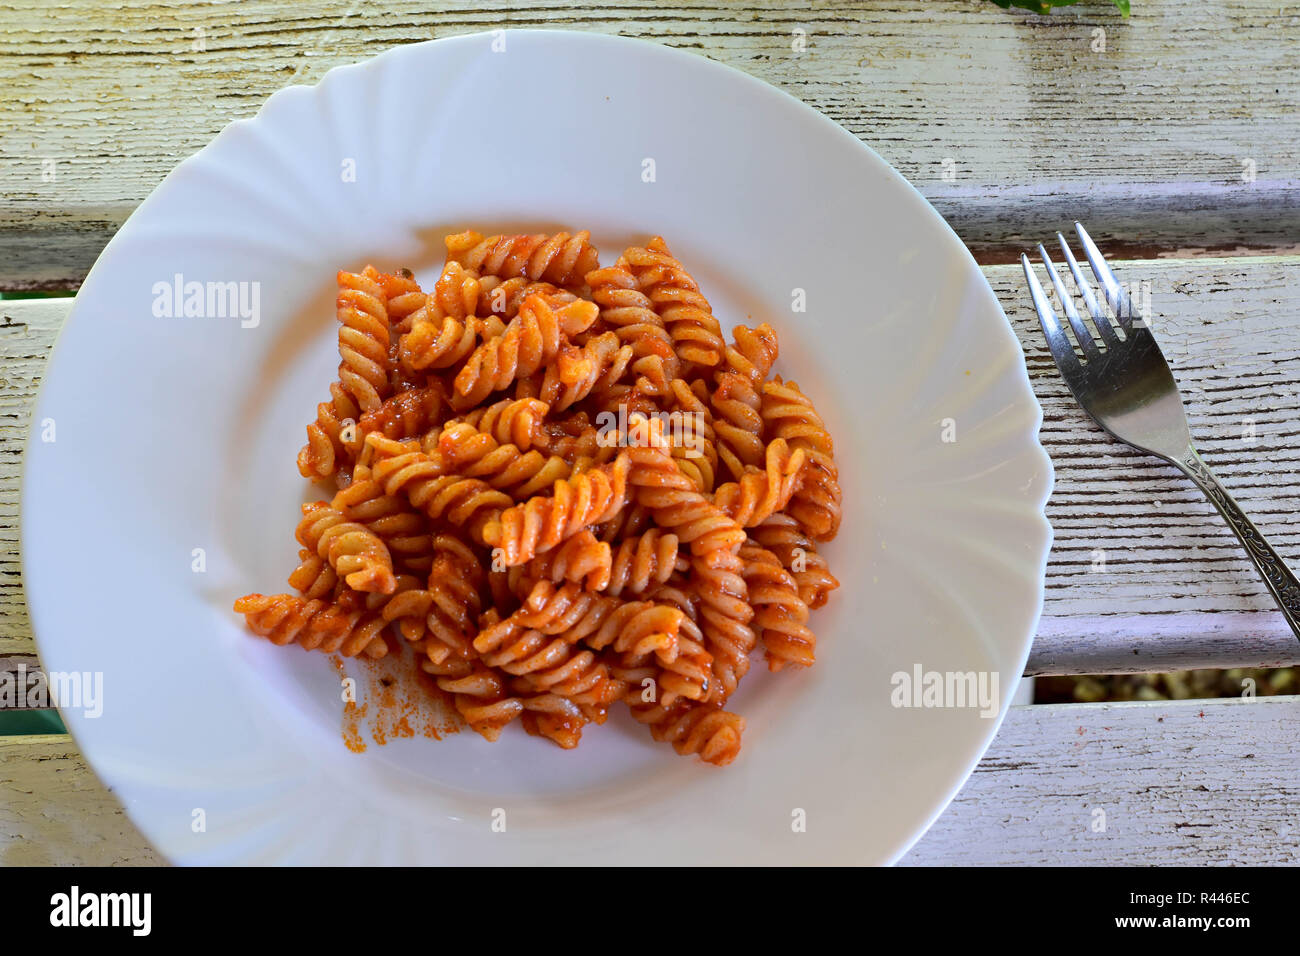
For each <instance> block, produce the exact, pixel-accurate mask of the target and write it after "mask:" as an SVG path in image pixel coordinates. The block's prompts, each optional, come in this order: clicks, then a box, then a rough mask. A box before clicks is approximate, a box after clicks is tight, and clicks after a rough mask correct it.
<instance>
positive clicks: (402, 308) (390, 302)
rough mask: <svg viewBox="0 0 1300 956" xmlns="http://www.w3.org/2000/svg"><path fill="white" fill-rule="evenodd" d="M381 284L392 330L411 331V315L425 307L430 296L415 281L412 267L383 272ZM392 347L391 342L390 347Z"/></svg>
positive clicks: (380, 279)
mask: <svg viewBox="0 0 1300 956" xmlns="http://www.w3.org/2000/svg"><path fill="white" fill-rule="evenodd" d="M379 286H380V288H381V289H383V290H384V302H385V307H386V309H387V312H388V324H389V326H390V327H391V330H392V331H393V332H396V333H399V334H400V333H402V332H407V331H409V330H410V326H411V316H412V315H413V314H414V313H416V312H418V311H420V310H421V309H423V308H424V307H425V305H426V304H427V303H428V301H429V296H428V295H427V294H426V293H425V292H424V291H423V290H422V289H421V288H420V283H418V282H416V281H415V275H414V274H413V273H412V272H411V270H410V269H398V270H397V271H396V272H394V273H391V274H390V273H384V274H382V275H381V276H380V277H379ZM394 341H395V337H394ZM391 347H392V343H391V342H390V345H389V348H390V349H391Z"/></svg>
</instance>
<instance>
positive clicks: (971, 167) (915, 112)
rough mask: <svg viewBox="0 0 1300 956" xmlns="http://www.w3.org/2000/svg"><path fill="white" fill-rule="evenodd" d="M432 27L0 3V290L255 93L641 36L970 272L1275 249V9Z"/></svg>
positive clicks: (150, 181) (74, 266)
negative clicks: (486, 36)
mask: <svg viewBox="0 0 1300 956" xmlns="http://www.w3.org/2000/svg"><path fill="white" fill-rule="evenodd" d="M434 6H435V5H431V4H427V3H422V2H418V0H385V2H383V3H379V2H375V3H365V2H354V0H333V2H325V3H315V4H306V3H300V2H297V0H249V2H243V3H239V4H209V3H194V2H188V3H169V2H157V0H144V2H139V3H132V4H129V5H120V4H104V3H101V2H99V0H65V2H61V3H59V4H58V5H48V4H45V3H43V2H42V0H22V2H14V0H4V2H0V92H2V93H3V94H4V95H3V96H0V288H75V287H76V286H77V285H78V284H79V283H80V281H81V279H82V278H83V277H84V275H85V273H86V271H87V269H88V268H89V266H90V264H91V263H92V262H93V261H94V258H95V257H96V256H97V255H98V253H99V250H100V249H102V247H103V245H104V243H105V242H106V241H107V240H108V238H109V237H110V236H111V235H112V234H113V232H114V231H115V230H116V229H117V227H118V226H119V225H120V224H121V223H122V221H123V220H124V219H125V217H126V216H127V215H128V214H129V213H130V211H131V210H132V209H133V208H134V207H135V206H136V205H137V204H138V203H139V202H140V200H141V199H143V198H144V197H145V196H146V195H148V193H149V192H150V190H152V189H153V188H154V186H156V185H157V184H158V182H159V181H160V180H161V179H162V178H163V176H165V175H166V173H167V172H168V171H169V170H170V169H171V168H172V167H173V166H175V164H176V163H177V162H178V161H179V160H181V159H182V158H184V157H185V156H187V155H189V154H191V153H193V152H195V151H196V150H198V149H199V148H201V147H202V146H203V145H204V144H205V143H207V142H208V141H209V140H210V139H211V138H212V136H213V135H214V134H216V133H217V132H218V131H219V130H220V129H221V128H222V127H223V126H225V125H226V124H227V123H229V122H230V121H232V120H235V119H239V118H243V117H247V116H251V115H253V114H254V113H255V112H256V111H257V110H258V108H259V107H260V106H261V104H262V103H263V102H264V101H265V100H266V98H267V97H268V96H270V95H271V94H272V93H273V92H275V91H276V90H278V89H280V88H282V87H284V86H286V85H289V84H291V83H314V82H316V81H318V80H319V79H320V78H321V77H322V76H323V75H324V73H325V72H326V71H327V70H328V69H330V68H331V67H334V66H338V65H340V64H344V63H352V62H356V61H358V60H362V59H365V58H366V57H369V56H372V55H374V54H376V53H379V52H381V51H383V50H386V49H388V48H390V47H392V46H396V45H399V44H404V43H412V42H416V41H420V40H427V39H430V38H436V37H445V36H452V35H456V34H462V33H468V32H474V31H482V30H491V29H497V28H523V27H554V28H567V29H579V30H591V31H599V32H606V33H617V34H622V35H626V36H634V37H641V38H644V39H648V40H653V41H655V42H659V43H663V44H666V45H668V46H673V47H678V48H681V49H685V50H689V51H692V52H695V53H699V54H702V55H705V56H708V57H711V58H713V59H716V60H718V61H720V62H723V63H726V64H729V65H731V66H734V67H737V68H739V69H741V70H744V71H746V72H748V73H751V74H753V75H754V76H757V77H759V78H760V79H763V80H766V81H768V82H770V83H773V84H775V85H776V86H778V87H780V88H781V89H784V90H786V91H787V92H789V93H791V94H793V95H794V96H796V97H798V98H800V99H802V100H803V101H805V102H806V103H809V104H810V105H812V106H813V107H815V108H817V109H819V110H821V111H822V112H823V113H825V114H826V115H827V116H829V117H831V118H832V119H834V120H836V121H837V122H839V123H841V124H842V125H844V126H845V127H846V128H848V129H849V130H850V131H852V132H853V133H854V134H856V135H858V136H859V137H861V138H862V139H863V140H864V141H865V142H867V143H869V144H870V145H872V146H874V147H875V148H876V149H877V150H878V151H879V152H880V153H881V154H882V155H883V156H884V157H885V158H886V159H887V160H889V161H890V162H891V163H893V164H894V165H895V166H896V167H897V168H898V169H899V170H900V171H901V172H902V173H903V174H904V175H905V176H907V177H908V178H909V179H911V180H912V181H913V182H914V183H915V184H916V185H917V187H918V188H919V189H920V190H921V191H922V192H923V193H925V195H926V196H927V197H928V198H930V200H931V201H932V202H933V203H934V204H935V205H936V207H937V208H938V209H939V210H940V212H942V213H943V214H944V215H945V216H946V217H947V218H948V220H949V221H950V222H951V223H952V224H953V226H954V227H955V228H956V230H957V232H958V233H959V234H960V235H961V236H962V237H963V239H965V241H966V242H967V243H968V244H969V245H970V246H971V248H972V249H973V250H974V251H975V252H976V254H977V255H979V256H981V257H983V261H1004V262H1005V261H1010V259H1009V258H1008V256H1010V255H1012V254H1013V253H1014V251H1015V249H1016V248H1017V247H1018V245H1019V244H1020V243H1022V242H1024V241H1026V240H1027V239H1028V238H1029V237H1036V236H1037V235H1038V234H1039V231H1040V229H1041V228H1043V226H1044V225H1051V226H1053V227H1054V226H1056V225H1059V224H1061V223H1063V222H1066V221H1068V220H1069V219H1072V218H1081V219H1085V220H1086V221H1088V222H1089V224H1090V226H1091V227H1092V229H1093V234H1094V236H1096V237H1097V238H1098V239H1099V240H1101V241H1104V242H1108V243H1110V245H1109V248H1110V249H1111V250H1112V251H1113V252H1115V253H1118V254H1124V253H1127V254H1129V255H1133V256H1135V257H1136V256H1140V257H1148V256H1150V255H1153V254H1154V253H1156V252H1158V251H1161V250H1164V251H1166V252H1167V251H1170V250H1177V249H1184V250H1188V249H1199V250H1204V249H1211V250H1232V249H1235V248H1238V247H1247V248H1250V249H1254V250H1267V249H1294V248H1295V243H1296V241H1297V239H1296V237H1297V236H1300V111H1297V110H1296V109H1295V104H1296V102H1298V101H1300V71H1297V70H1295V69H1294V51H1295V49H1296V48H1297V46H1298V45H1300V16H1297V14H1296V13H1295V11H1294V9H1292V8H1287V7H1285V6H1284V5H1283V4H1280V3H1279V2H1278V0H1234V2H1233V3H1189V2H1187V0H1142V2H1140V3H1136V4H1134V8H1133V16H1132V17H1131V18H1130V19H1128V20H1122V19H1120V18H1119V17H1118V16H1117V14H1116V13H1115V11H1114V8H1113V7H1112V6H1111V5H1110V4H1109V3H1100V2H1097V3H1085V4H1081V5H1079V6H1076V7H1070V8H1068V9H1061V10H1058V11H1057V12H1055V13H1054V14H1052V15H1051V16H1049V17H1039V16H1035V15H1033V14H1028V13H1025V12H1023V11H1004V10H1001V9H999V8H997V7H995V6H994V5H992V4H990V3H987V2H984V0H943V2H934V3H924V4H922V3H917V2H915V0H865V2H843V0H813V2H810V3H806V4H800V5H790V4H787V3H784V2H782V0H744V2H728V0H676V2H673V3H659V2H655V0H628V2H620V3H601V4H592V3H590V2H584V0H549V2H548V3H546V4H544V5H543V4H529V3H523V2H513V3H501V2H490V0H470V2H466V0H459V2H444V3H440V4H437V5H436V9H433V7H434ZM1098 29H1101V30H1104V31H1105V49H1104V51H1102V50H1101V49H1100V48H1099V40H1100V35H1099V34H1097V33H1096V32H1095V31H1097V30H1098ZM796 31H803V32H804V36H805V42H806V48H805V49H804V50H803V51H802V52H796V51H795V49H794V48H793V47H794V44H795V39H796V37H797V34H796ZM1094 47H1098V48H1097V49H1094ZM1245 160H1250V161H1251V162H1252V163H1253V181H1249V182H1248V181H1246V180H1247V178H1249V177H1244V176H1243V173H1245V172H1247V169H1246V167H1245V166H1243V161H1245ZM945 172H947V173H948V174H949V175H948V177H947V178H945Z"/></svg>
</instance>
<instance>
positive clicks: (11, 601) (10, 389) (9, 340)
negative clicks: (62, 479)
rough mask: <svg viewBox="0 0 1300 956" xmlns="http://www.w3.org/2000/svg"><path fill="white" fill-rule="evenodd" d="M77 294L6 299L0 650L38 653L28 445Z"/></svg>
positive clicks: (0, 331)
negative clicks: (27, 534) (24, 494)
mask: <svg viewBox="0 0 1300 956" xmlns="http://www.w3.org/2000/svg"><path fill="white" fill-rule="evenodd" d="M71 308H72V300H71V299H33V300H30V301H21V300H20V301H16V302H0V655H4V654H34V653H35V652H36V647H35V645H34V644H33V643H32V625H31V620H30V619H29V618H28V616H27V602H26V600H25V599H24V597H23V585H22V567H21V562H20V552H19V547H18V533H19V527H18V515H19V491H20V487H21V477H22V460H23V447H24V446H25V445H26V443H27V431H28V428H29V427H30V424H31V413H32V406H33V404H34V403H35V401H36V390H37V388H39V386H40V383H41V378H42V376H43V374H44V371H45V363H46V361H47V360H48V359H49V357H50V350H51V349H52V348H53V347H54V340H55V338H56V337H57V336H58V334H59V329H60V328H61V327H62V326H63V320H64V319H65V318H67V316H68V311H69V310H70V309H71Z"/></svg>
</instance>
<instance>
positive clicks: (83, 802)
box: [0, 734, 165, 866]
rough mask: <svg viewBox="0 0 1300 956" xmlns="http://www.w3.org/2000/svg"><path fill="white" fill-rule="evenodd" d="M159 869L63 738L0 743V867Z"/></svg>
mask: <svg viewBox="0 0 1300 956" xmlns="http://www.w3.org/2000/svg"><path fill="white" fill-rule="evenodd" d="M163 862H165V861H164V860H163V859H162V858H161V857H159V856H158V855H157V853H155V852H154V850H153V848H152V847H150V846H149V844H148V843H147V842H146V841H145V839H144V837H143V836H141V835H140V831H139V830H137V829H136V828H135V825H134V824H132V823H131V821H130V820H129V819H128V818H127V816H126V813H125V812H124V811H123V810H122V807H121V805H120V804H119V803H118V801H117V798H116V797H114V796H113V794H112V793H110V792H109V791H108V790H107V789H106V788H105V787H104V785H103V784H102V783H100V782H99V779H98V778H97V777H96V776H95V775H94V773H92V772H91V770H90V768H89V767H87V766H86V762H85V760H83V759H82V756H81V754H80V753H79V752H78V750H77V748H76V745H75V744H73V742H72V738H71V737H69V736H67V735H66V734H57V735H55V734H49V735H45V734H42V735H33V736H29V737H0V866H68V865H71V864H78V865H82V866H130V865H136V866H139V865H150V864H159V863H163Z"/></svg>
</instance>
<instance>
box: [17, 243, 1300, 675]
mask: <svg viewBox="0 0 1300 956" xmlns="http://www.w3.org/2000/svg"><path fill="white" fill-rule="evenodd" d="M1116 268H1117V270H1118V271H1119V273H1120V276H1121V278H1122V279H1124V280H1125V281H1132V282H1135V283H1137V286H1136V288H1139V289H1140V290H1142V291H1141V293H1140V296H1141V297H1142V300H1143V301H1149V302H1150V305H1151V307H1152V309H1153V312H1154V317H1153V319H1152V325H1153V327H1154V329H1155V332H1156V335H1157V337H1158V338H1159V341H1160V343H1161V346H1162V347H1163V349H1164V351H1165V354H1166V356H1167V357H1168V358H1169V360H1170V363H1171V364H1172V365H1173V368H1174V371H1175V374H1176V375H1177V377H1178V380H1179V382H1180V384H1181V386H1182V390H1183V394H1184V397H1185V398H1186V400H1187V404H1188V418H1189V421H1190V423H1191V426H1192V433H1193V435H1194V436H1195V438H1196V440H1197V444H1198V445H1199V446H1200V448H1201V450H1202V452H1203V454H1204V456H1205V458H1206V460H1207V461H1208V462H1209V463H1210V465H1211V467H1213V468H1214V469H1215V470H1216V471H1217V472H1218V473H1219V476H1220V478H1221V479H1222V480H1223V482H1224V484H1225V485H1226V486H1227V487H1228V488H1229V489H1230V491H1231V492H1232V493H1233V495H1234V496H1236V497H1237V499H1238V500H1239V501H1240V503H1241V505H1242V506H1243V507H1244V508H1245V509H1246V511H1247V513H1249V514H1250V515H1251V516H1252V518H1253V519H1254V520H1255V522H1256V523H1257V524H1258V526H1259V527H1260V529H1261V530H1262V531H1263V532H1264V533H1265V534H1266V535H1267V536H1268V537H1269V538H1270V540H1271V541H1272V542H1273V544H1274V545H1275V546H1276V547H1277V548H1278V549H1279V550H1280V551H1281V552H1282V554H1283V555H1284V556H1285V557H1286V558H1287V559H1288V560H1289V561H1290V562H1291V564H1292V566H1293V567H1300V424H1297V423H1298V422H1300V336H1297V331H1298V330H1300V257H1290V258H1271V259H1265V258H1227V259H1199V260H1188V261H1179V260H1160V261H1141V262H1131V263H1130V262H1120V263H1117V264H1116ZM985 274H986V275H987V276H988V278H989V280H990V282H991V283H992V285H993V288H994V290H995V291H996V292H997V293H998V297H999V298H1000V299H1001V301H1002V303H1003V305H1004V307H1005V308H1006V309H1007V312H1008V316H1009V318H1010V319H1011V321H1012V324H1013V326H1014V328H1015V330H1016V333H1017V334H1018V335H1019V337H1020V340H1021V342H1022V343H1023V345H1024V347H1025V351H1026V361H1027V365H1028V368H1029V372H1030V379H1031V381H1032V383H1033V387H1034V390H1035V392H1036V393H1037V395H1038V397H1039V400H1040V401H1041V402H1042V405H1043V409H1044V421H1043V430H1042V440H1043V444H1044V446H1045V447H1046V449H1047V451H1048V454H1050V455H1051V457H1052V460H1053V462H1054V464H1055V468H1056V488H1055V492H1054V493H1053V495H1052V499H1051V501H1050V502H1049V503H1048V510H1047V514H1048V518H1049V519H1050V520H1051V522H1052V526H1053V528H1054V529H1055V532H1056V541H1055V544H1054V545H1053V548H1052V553H1051V557H1050V559H1049V562H1048V568H1047V580H1046V598H1045V601H1044V613H1043V619H1042V622H1041V625H1040V627H1039V632H1038V636H1037V638H1036V640H1035V642H1034V647H1033V651H1032V653H1031V656H1030V660H1029V667H1028V673H1031V674H1064V673H1093V674H1095V673H1129V672H1137V671H1156V670H1169V669H1176V668H1182V667H1216V666H1218V667H1225V666H1240V667H1256V666H1273V665H1283V664H1292V663H1297V662H1300V643H1297V642H1296V640H1295V638H1294V637H1293V636H1292V635H1291V632H1290V631H1289V630H1288V629H1287V627H1286V625H1285V623H1284V622H1283V621H1282V619H1281V617H1280V615H1278V614H1277V613H1275V612H1274V610H1273V604H1272V601H1271V599H1270V598H1269V596H1268V593H1267V591H1266V590H1265V588H1264V585H1263V583H1262V582H1261V581H1260V580H1259V578H1258V577H1257V576H1256V574H1255V571H1254V569H1253V567H1252V566H1251V564H1250V562H1249V561H1248V560H1247V558H1246V557H1245V555H1244V554H1243V552H1242V551H1241V548H1240V546H1239V545H1238V544H1237V542H1236V539H1235V538H1233V537H1232V535H1231V533H1230V532H1229V531H1228V529H1227V526H1226V525H1225V524H1224V523H1223V521H1222V519H1221V518H1219V516H1218V514H1217V513H1216V512H1215V511H1214V509H1213V508H1212V507H1211V506H1210V504H1209V503H1208V502H1207V501H1205V500H1204V498H1202V497H1201V494H1200V492H1199V491H1197V490H1196V488H1195V487H1194V486H1193V485H1192V484H1191V483H1190V482H1189V481H1188V480H1187V479H1185V478H1184V477H1182V475H1181V474H1180V473H1178V472H1177V471H1175V470H1174V469H1173V468H1172V467H1170V466H1167V465H1164V464H1161V463H1160V462H1158V461H1156V460H1155V459H1152V458H1150V457H1148V456H1144V455H1140V454H1138V453H1136V452H1133V451H1131V450H1130V449H1128V448H1127V447H1126V446H1123V445H1120V444H1119V443H1118V442H1115V441H1114V440H1112V439H1111V438H1109V437H1108V436H1106V435H1105V434H1104V433H1103V432H1102V431H1101V430H1100V429H1099V428H1098V427H1097V426H1096V425H1094V424H1093V423H1092V421H1091V420H1090V419H1089V418H1088V417H1087V416H1086V415H1085V414H1084V413H1083V411H1082V410H1081V409H1080V408H1079V407H1078V405H1076V404H1075V402H1074V400H1073V398H1071V397H1070V395H1069V392H1068V390H1067V389H1066V387H1065V384H1064V383H1063V382H1062V381H1061V379H1060V377H1059V375H1058V374H1057V372H1056V367H1055V365H1053V364H1052V360H1051V356H1050V355H1049V354H1048V352H1047V348H1046V345H1045V343H1044V341H1043V338H1042V333H1041V331H1040V330H1039V328H1038V324H1037V320H1036V319H1035V317H1034V315H1033V312H1032V309H1031V308H1030V307H1029V306H1028V305H1027V302H1026V295H1025V292H1024V276H1023V274H1022V273H1021V271H1020V268H1019V267H1018V266H990V267H987V268H986V269H985ZM70 301H71V300H66V299H65V300H55V299H49V300H37V301H30V302H23V301H18V302H5V303H0V331H2V332H3V333H4V334H3V335H2V336H0V370H3V375H4V387H3V388H2V389H0V415H2V416H3V417H0V423H2V424H0V654H32V653H34V652H35V648H34V645H33V643H32V641H31V628H30V623H29V622H28V620H27V616H26V607H25V604H24V603H23V597H22V588H21V574H20V571H19V567H18V550H17V542H18V531H17V524H18V472H19V462H20V460H21V454H22V446H23V442H24V441H25V440H26V428H27V416H28V414H29V409H30V407H31V403H32V400H33V398H34V395H35V390H36V387H37V384H38V383H39V380H40V374H41V369H42V368H43V365H44V361H45V358H46V356H47V354H48V351H49V348H50V345H51V343H52V341H53V338H54V335H55V332H56V330H57V328H58V326H59V324H60V322H61V321H62V317H63V316H64V315H66V313H67V311H68V309H69V308H70ZM1252 429H1253V435H1254V440H1253V441H1250V440H1244V439H1243V435H1246V436H1249V435H1250V434H1251V432H1252Z"/></svg>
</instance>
